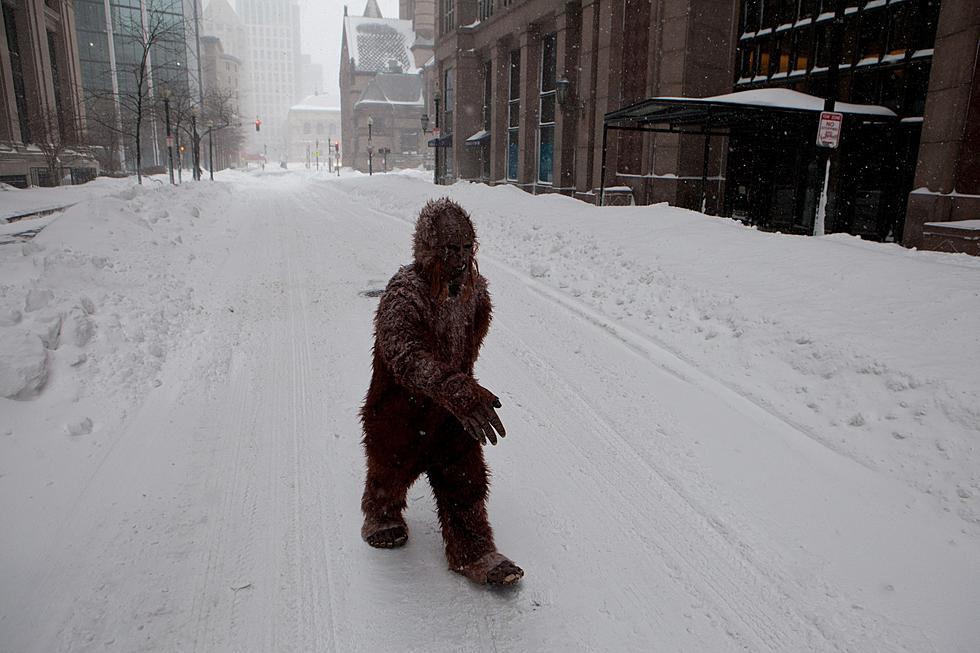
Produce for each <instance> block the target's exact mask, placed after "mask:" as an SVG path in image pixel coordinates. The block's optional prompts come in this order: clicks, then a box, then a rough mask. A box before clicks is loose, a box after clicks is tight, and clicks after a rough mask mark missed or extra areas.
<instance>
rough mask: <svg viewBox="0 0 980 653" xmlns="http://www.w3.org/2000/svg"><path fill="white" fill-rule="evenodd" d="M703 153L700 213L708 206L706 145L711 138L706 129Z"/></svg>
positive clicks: (706, 128)
mask: <svg viewBox="0 0 980 653" xmlns="http://www.w3.org/2000/svg"><path fill="white" fill-rule="evenodd" d="M704 132H705V134H704V153H703V154H702V157H701V158H702V165H701V213H704V210H705V209H706V208H707V205H708V145H709V144H710V143H711V136H710V135H709V134H708V127H707V125H705V127H704Z"/></svg>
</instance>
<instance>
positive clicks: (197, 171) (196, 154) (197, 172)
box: [191, 106, 201, 181]
mask: <svg viewBox="0 0 980 653" xmlns="http://www.w3.org/2000/svg"><path fill="white" fill-rule="evenodd" d="M199 113H200V109H198V108H197V107H196V106H194V107H191V140H193V141H194V142H193V143H192V144H191V160H192V162H193V163H194V179H195V180H197V181H201V167H200V156H201V152H200V149H199V148H198V140H199V136H198V135H197V114H199Z"/></svg>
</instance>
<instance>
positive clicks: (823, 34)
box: [814, 21, 831, 68]
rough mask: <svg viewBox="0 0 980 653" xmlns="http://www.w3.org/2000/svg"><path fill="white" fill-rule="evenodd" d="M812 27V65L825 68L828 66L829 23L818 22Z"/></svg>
mask: <svg viewBox="0 0 980 653" xmlns="http://www.w3.org/2000/svg"><path fill="white" fill-rule="evenodd" d="M814 29H815V30H816V31H815V34H816V43H815V46H814V66H816V67H818V68H827V67H829V66H830V39H831V24H830V22H829V21H828V22H825V23H820V24H819V25H817V26H816V27H815V28H814Z"/></svg>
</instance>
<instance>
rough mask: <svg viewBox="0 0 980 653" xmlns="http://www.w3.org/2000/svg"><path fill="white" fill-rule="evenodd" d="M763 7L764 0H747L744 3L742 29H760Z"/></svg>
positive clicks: (754, 30)
mask: <svg viewBox="0 0 980 653" xmlns="http://www.w3.org/2000/svg"><path fill="white" fill-rule="evenodd" d="M761 9H762V0H745V2H743V3H742V31H743V32H757V31H759V12H760V11H761Z"/></svg>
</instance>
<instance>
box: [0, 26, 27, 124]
mask: <svg viewBox="0 0 980 653" xmlns="http://www.w3.org/2000/svg"><path fill="white" fill-rule="evenodd" d="M0 30H3V34H4V35H6V32H7V26H6V23H5V22H4V18H3V14H0ZM13 79H14V73H13V69H12V67H11V65H10V50H9V49H8V47H7V39H6V36H4V38H2V39H0V140H4V141H15V142H20V141H21V139H22V136H21V133H20V124H19V122H18V120H17V98H16V97H15V95H14V84H13Z"/></svg>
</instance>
